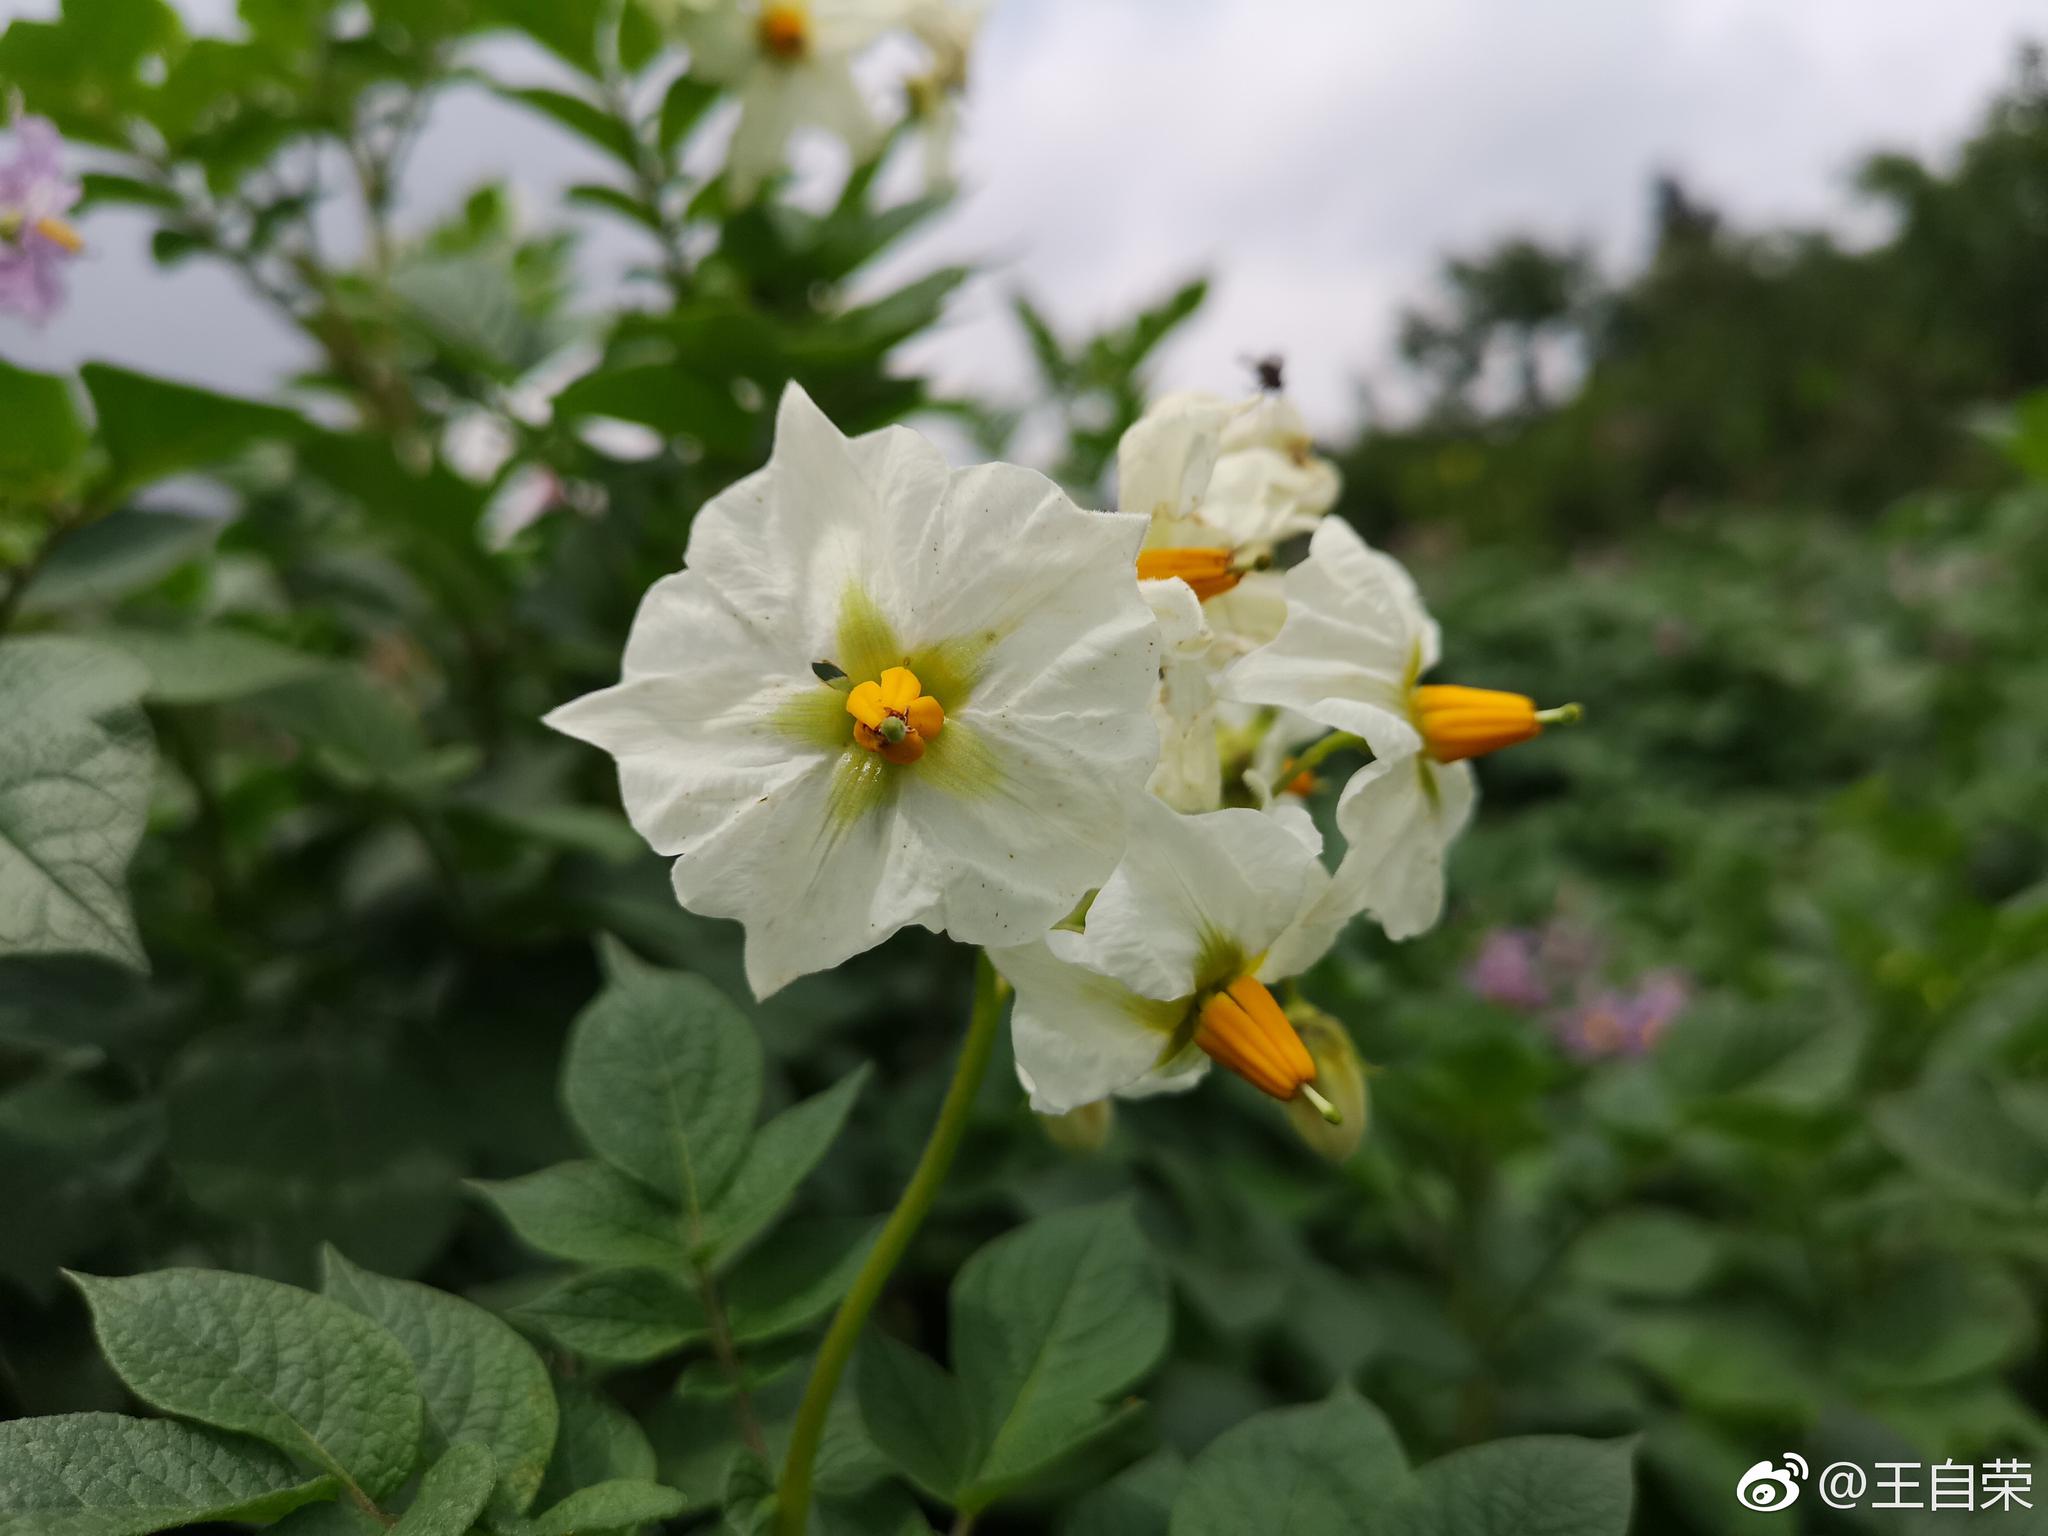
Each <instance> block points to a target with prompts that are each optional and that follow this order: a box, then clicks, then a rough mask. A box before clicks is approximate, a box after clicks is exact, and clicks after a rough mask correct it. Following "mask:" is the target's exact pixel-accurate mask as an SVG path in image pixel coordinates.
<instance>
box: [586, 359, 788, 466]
mask: <svg viewBox="0 0 2048 1536" xmlns="http://www.w3.org/2000/svg"><path fill="white" fill-rule="evenodd" d="M555 413H556V415H557V416H558V417H559V418H560V419H561V420H563V421H572V420H574V419H576V418H577V417H579V416H616V417H617V418H618V419H619V420H620V421H633V422H638V423H639V424H640V425H641V426H643V427H652V428H653V429H654V430H655V431H657V432H659V433H661V435H662V436H664V437H689V438H694V439H695V440H696V441H698V442H700V443H704V444H706V445H707V446H709V447H713V448H716V449H717V450H718V451H719V452H721V453H734V454H739V453H745V452H747V451H749V450H750V449H751V447H752V445H753V443H754V437H755V426H756V418H755V416H754V415H753V414H752V413H751V412H749V411H748V410H747V409H746V408H745V407H744V406H742V405H741V404H740V403H739V402H738V401H737V400H736V399H734V398H733V395H732V392H731V391H730V390H728V389H726V388H723V387H722V386H720V385H719V384H717V383H714V382H711V381H709V380H707V379H706V378H705V377H704V375H703V374H702V373H701V372H699V371H698V370H697V369H696V368H694V367H691V366H686V365H685V364H684V363H682V362H675V363H631V364H626V365H623V366H618V367H606V368H599V369H597V370H595V371H594V372H591V373H586V374H585V375H583V377H582V378H580V379H577V380H576V381H575V382H573V383H571V384H570V385H569V386H568V387H567V388H566V389H564V390H563V391H562V392H561V393H560V394H559V395H557V396H556V397H555Z"/></svg>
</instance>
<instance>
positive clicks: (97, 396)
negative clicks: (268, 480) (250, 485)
mask: <svg viewBox="0 0 2048 1536" xmlns="http://www.w3.org/2000/svg"><path fill="white" fill-rule="evenodd" d="M79 377H80V378H82V379H83V380H84V381H85V387H86V389H87V391H88V392H89V393H90V394H91V395H92V403H93V410H94V412H95V414H96V415H97V417H98V420H99V435H100V440H101V441H102V442H104V443H105V444H106V446H107V453H108V455H109V456H110V457H111V458H112V460H113V462H114V472H115V475H116V478H117V479H118V480H119V482H120V483H121V484H122V485H128V486H132V485H140V484H142V483H143V482H145V481H148V480H156V479H161V478H162V477H163V476H165V475H170V474H175V473H176V472H178V471H179V470H185V469H197V468H200V467H203V466H205V465H209V464H218V463H219V462H220V461H221V460H223V459H228V458H232V457H233V456H234V455H236V454H237V453H240V452H241V451H242V450H243V449H245V448H247V447H248V446H249V445H250V444H252V443H256V442H262V441H266V440H277V439H282V440H287V441H289V440H290V439H292V438H295V437H297V436H298V435H299V434H300V433H301V432H303V431H304V430H305V426H306V424H305V422H304V420H303V419H302V418H301V417H300V416H299V415H298V414H297V413H296V412H294V411H288V410H286V409H284V408H283V407H282V406H276V405H266V404H264V403H263V402H262V401H260V400H242V399H238V398H236V397H235V396H232V395H222V394H217V393H215V392H214V391H213V390H210V389H200V388H197V387H196V386H194V385H190V384H179V383H176V382H175V381H173V380H170V379H158V378H152V377H151V376H149V375H148V374H142V373H135V372H133V371H131V370H129V369H126V368H116V367H113V366H112V365H110V364H107V363H87V364H86V365H85V366H84V367H83V368H81V369H80V370H79Z"/></svg>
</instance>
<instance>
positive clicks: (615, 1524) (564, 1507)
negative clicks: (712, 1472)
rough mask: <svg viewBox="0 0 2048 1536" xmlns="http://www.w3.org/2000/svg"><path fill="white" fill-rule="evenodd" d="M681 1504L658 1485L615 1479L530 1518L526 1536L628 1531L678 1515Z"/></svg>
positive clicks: (584, 1535) (581, 1535) (680, 1498)
mask: <svg viewBox="0 0 2048 1536" xmlns="http://www.w3.org/2000/svg"><path fill="white" fill-rule="evenodd" d="M684 1508H685V1500H684V1498H683V1496H682V1495H681V1494H680V1493H677V1492H676V1491H675V1489H673V1488H667V1487H664V1486H663V1485H662V1484H660V1483H647V1482H639V1481H634V1480H630V1479H626V1478H618V1479H615V1480H614V1481H612V1482H609V1483H599V1484H598V1485H597V1486H596V1487H594V1488H583V1489H579V1490H578V1491H577V1492H575V1493H572V1494H570V1495H569V1497H568V1498H566V1499H564V1500H562V1502H561V1503H559V1504H557V1505H556V1506H555V1507H554V1508H552V1509H550V1510H546V1511H544V1512H543V1513H541V1514H538V1515H535V1516H534V1517H533V1520H532V1523H531V1524H529V1525H528V1526H527V1528H526V1536H588V1533H590V1532H594V1531H611V1530H620V1529H630V1528H631V1527H633V1526H636V1525H644V1524H645V1523H646V1522H648V1521H650V1520H669V1519H673V1518H674V1517H675V1516H677V1515H680V1514H681V1513H682V1512H683V1510H684Z"/></svg>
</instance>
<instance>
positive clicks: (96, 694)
mask: <svg viewBox="0 0 2048 1536" xmlns="http://www.w3.org/2000/svg"><path fill="white" fill-rule="evenodd" d="M146 683H147V677H146V675H145V674H144V673H143V671H142V669H141V668H140V667H138V666H136V664H135V663H134V662H132V661H130V660H129V659H128V658H127V657H125V656H122V655H120V654H119V653H118V652H114V651H109V650H106V649H103V648H101V647H98V646H92V645H88V644H85V643H84V642H82V641H77V640H66V639H58V638H54V637H40V636H38V637H32V638H29V639H22V640H10V641H7V642H5V643H4V644H0V720H5V721H6V722H7V729H6V730H5V731H4V732H0V956H8V955H29V954H52V953H77V954H91V955H99V956H103V957H105V958H106V959H109V960H115V961H119V962H120V963H122V964H124V965H129V966H133V967H135V968H137V969H145V968H146V966H147V961H146V959H145V957H144V955H143V952H142V945H141V942H140V940H139V939H138V938H137V937H136V933H135V921H134V919H133V917H132V916H130V914H129V910H128V896H127V890H126V875H127V869H128V860H129V858H130V857H131V856H132V855H133V854H134V852H135V847H136V845H137V844H138V843H139V842H140V841H141V840H142V832H143V828H144V824H145V822H146V821H147V819H148V813H149V793H150V785H151V782H152V779H153V778H154V774H155V767H156V754H155V749H154V747H153V746H152V744H151V741H150V736H149V728H148V726H147V725H146V724H145V722H144V721H143V719H142V715H141V713H140V712H139V711H138V710H137V709H135V708H134V706H133V701H134V700H135V699H136V698H137V697H139V696H140V693H141V691H142V688H143V686H144V685H145V684H146Z"/></svg>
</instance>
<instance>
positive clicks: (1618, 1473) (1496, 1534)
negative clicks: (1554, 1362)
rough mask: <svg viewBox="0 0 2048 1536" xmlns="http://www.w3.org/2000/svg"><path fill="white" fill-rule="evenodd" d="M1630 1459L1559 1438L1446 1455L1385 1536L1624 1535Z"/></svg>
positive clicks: (1602, 1446)
mask: <svg viewBox="0 0 2048 1536" xmlns="http://www.w3.org/2000/svg"><path fill="white" fill-rule="evenodd" d="M1633 1454H1634V1442H1633V1441H1628V1440H1576V1439H1572V1438H1569V1437H1567V1436H1563V1435H1537V1436H1530V1437H1528V1438H1526V1439H1520V1440H1496V1441H1494V1442H1492V1443H1491V1444H1488V1445H1475V1446H1472V1447H1470V1448H1468V1449H1466V1450H1462V1451H1454V1452H1452V1453H1451V1454H1450V1455H1448V1456H1446V1457H1443V1458H1442V1459H1441V1460H1439V1461H1433V1462H1431V1463H1430V1464H1429V1465H1428V1466H1426V1467H1424V1468H1423V1469H1422V1470H1421V1471H1420V1472H1419V1473H1418V1474H1416V1477H1415V1481H1414V1483H1413V1485H1412V1486H1411V1487H1410V1489H1409V1490H1408V1492H1407V1494H1406V1495H1404V1496H1403V1498H1402V1499H1401V1501H1400V1503H1399V1504H1398V1505H1397V1506H1395V1507H1394V1508H1393V1509H1391V1510H1389V1511H1388V1512H1387V1518H1386V1519H1385V1521H1384V1522H1383V1528H1384V1529H1385V1530H1386V1531H1387V1532H1388V1536H1626V1533H1627V1531H1628V1526H1629V1513H1630V1510H1631V1507H1632V1506H1633V1503H1634V1487H1633V1480H1632V1478H1631V1477H1630V1474H1629V1462H1630V1459H1631V1457H1632V1456H1633ZM1178 1512H1179V1511H1178V1507H1176V1510H1175V1513H1176V1514H1178ZM1333 1529H1334V1528H1333ZM1342 1529H1355V1527H1342ZM1174 1536H1181V1530H1180V1526H1179V1524H1178V1523H1176V1524H1175V1526H1174Z"/></svg>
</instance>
